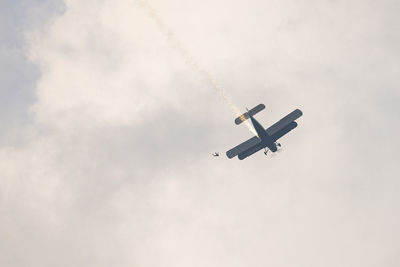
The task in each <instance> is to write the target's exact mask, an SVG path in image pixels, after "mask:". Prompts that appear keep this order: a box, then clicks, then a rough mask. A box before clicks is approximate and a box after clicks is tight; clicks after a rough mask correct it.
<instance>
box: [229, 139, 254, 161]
mask: <svg viewBox="0 0 400 267" xmlns="http://www.w3.org/2000/svg"><path fill="white" fill-rule="evenodd" d="M259 143H261V140H260V139H259V138H258V137H257V136H254V137H252V138H250V139H249V140H247V141H245V142H243V143H241V144H240V145H237V146H235V147H234V148H232V149H231V150H228V151H227V152H226V156H227V157H228V158H230V159H231V158H233V157H235V156H237V155H239V154H240V153H242V152H244V151H246V150H248V149H249V148H252V147H253V146H256V145H257V144H259Z"/></svg>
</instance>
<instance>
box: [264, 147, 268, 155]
mask: <svg viewBox="0 0 400 267" xmlns="http://www.w3.org/2000/svg"><path fill="white" fill-rule="evenodd" d="M267 154H268V150H267V149H266V148H265V150H264V155H265V156H267Z"/></svg>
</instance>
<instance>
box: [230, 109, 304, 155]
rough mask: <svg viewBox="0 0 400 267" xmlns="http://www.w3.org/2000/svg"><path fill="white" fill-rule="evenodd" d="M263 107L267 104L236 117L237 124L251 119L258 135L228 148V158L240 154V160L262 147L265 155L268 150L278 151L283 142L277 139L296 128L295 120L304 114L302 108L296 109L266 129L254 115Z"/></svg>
mask: <svg viewBox="0 0 400 267" xmlns="http://www.w3.org/2000/svg"><path fill="white" fill-rule="evenodd" d="M263 109H265V105H263V104H259V105H258V106H256V107H254V108H252V109H251V110H248V109H247V112H245V113H243V114H242V115H241V116H239V117H237V118H236V119H235V124H237V125H239V124H241V123H242V122H244V121H246V120H248V119H250V120H251V123H252V124H253V127H254V129H255V130H256V132H257V135H256V136H254V137H252V138H250V139H249V140H247V141H245V142H243V143H241V144H240V145H237V146H235V147H234V148H232V149H230V150H228V151H227V152H226V156H227V157H228V158H230V159H231V158H233V157H236V156H238V158H239V159H240V160H243V159H245V158H247V157H249V156H251V155H253V154H254V153H256V152H258V151H260V150H261V149H264V154H265V155H267V153H268V150H269V151H271V152H276V151H277V150H278V147H280V146H281V144H279V143H277V140H278V139H279V138H281V137H282V136H284V135H286V134H287V133H289V132H290V131H291V130H293V129H294V128H296V127H297V123H296V122H295V120H297V119H298V118H300V117H301V116H302V115H303V113H302V112H301V110H299V109H296V110H294V111H293V112H291V113H289V114H288V115H286V116H285V117H283V118H282V119H280V120H279V121H278V122H276V123H275V124H273V125H272V126H271V127H269V128H267V129H264V127H263V126H262V125H261V124H260V123H259V122H258V121H257V120H256V119H255V118H254V117H253V116H254V115H255V114H257V113H258V112H260V111H262V110H263Z"/></svg>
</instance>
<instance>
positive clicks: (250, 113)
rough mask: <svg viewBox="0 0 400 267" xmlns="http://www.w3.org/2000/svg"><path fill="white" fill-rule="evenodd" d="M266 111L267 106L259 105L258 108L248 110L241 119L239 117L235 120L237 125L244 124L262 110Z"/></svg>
mask: <svg viewBox="0 0 400 267" xmlns="http://www.w3.org/2000/svg"><path fill="white" fill-rule="evenodd" d="M263 109H265V105H264V104H259V105H257V106H256V107H254V108H252V109H250V110H247V112H246V113H243V114H242V115H240V116H239V117H237V118H236V119H235V123H236V124H237V125H239V124H241V123H242V122H244V121H245V120H247V119H248V118H250V116H254V115H256V114H257V113H258V112H260V111H261V110H263Z"/></svg>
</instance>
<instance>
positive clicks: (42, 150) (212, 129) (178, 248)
mask: <svg viewBox="0 0 400 267" xmlns="http://www.w3.org/2000/svg"><path fill="white" fill-rule="evenodd" d="M152 3H153V6H155V7H157V9H158V10H159V13H160V15H161V16H163V17H164V18H165V21H166V22H167V23H168V24H169V25H171V28H172V29H173V30H174V32H175V33H176V35H177V36H178V37H179V38H180V39H181V40H182V43H183V44H184V45H185V46H187V47H188V49H189V50H190V51H191V52H192V54H193V55H194V56H195V57H197V58H198V60H199V62H200V63H201V64H202V66H205V67H206V68H207V69H209V70H211V71H212V72H213V73H215V74H216V77H217V80H218V82H219V83H221V84H222V85H224V87H226V89H227V91H228V92H229V93H230V94H231V95H232V97H233V99H234V102H235V103H237V104H238V105H240V106H241V107H245V106H251V105H253V104H258V103H259V102H263V103H265V104H266V106H267V109H266V111H265V112H264V113H261V114H259V115H257V116H258V118H259V119H260V121H262V122H263V123H265V125H267V124H268V123H272V122H274V121H275V120H277V119H278V118H279V117H280V116H282V115H285V113H287V112H290V111H291V109H293V108H296V107H300V108H301V109H303V110H304V116H303V117H302V118H301V119H300V120H299V127H298V128H297V129H296V130H295V131H293V132H292V133H290V134H289V136H288V137H287V138H285V139H283V140H282V142H281V143H282V144H283V146H284V150H283V152H282V153H280V154H278V155H275V156H274V157H271V158H268V159H265V158H264V156H263V155H262V153H260V154H256V155H254V156H253V157H251V158H249V159H247V160H246V161H238V160H236V159H235V160H227V159H225V158H219V159H213V158H211V156H210V153H212V152H214V150H219V151H220V152H221V154H224V151H226V150H227V149H228V148H230V146H233V145H236V144H237V143H239V142H240V141H242V140H244V139H245V138H247V137H249V136H250V133H249V132H248V131H247V129H245V128H244V127H242V128H238V127H235V125H233V118H232V117H233V116H232V114H231V112H230V110H229V109H228V108H226V107H225V106H224V105H223V103H222V102H221V101H219V100H218V98H217V96H216V95H215V94H214V92H213V90H212V89H210V88H206V86H205V85H204V84H203V83H202V81H201V79H200V78H199V77H198V76H197V74H196V73H193V71H192V70H190V68H188V67H187V66H186V65H185V64H184V60H183V59H182V58H180V54H179V52H178V51H176V49H174V47H172V46H171V45H170V44H169V43H168V41H167V38H166V37H165V36H163V35H162V34H161V33H160V32H159V31H158V28H157V26H156V25H155V22H154V21H153V20H152V19H151V18H149V17H148V16H146V12H145V11H144V10H142V9H140V8H139V7H138V6H137V5H136V3H135V2H134V1H128V0H126V1H124V0H122V1H117V2H115V1H100V0H99V1H96V0H91V1H72V0H69V1H66V2H65V6H66V10H65V12H64V13H63V14H62V15H60V16H58V17H56V18H55V19H53V20H51V21H49V23H48V24H47V25H45V26H40V27H37V28H36V29H35V30H34V31H32V32H31V33H30V34H29V38H28V41H27V42H28V43H27V45H28V46H29V53H28V54H29V57H30V58H31V59H32V61H33V62H34V63H35V64H36V65H37V66H38V67H39V68H40V71H41V77H40V79H39V81H38V82H37V84H36V91H35V93H36V99H37V101H36V102H35V104H34V105H33V106H32V109H31V112H32V118H33V122H32V123H30V124H29V125H27V126H26V125H25V126H23V127H22V126H21V128H19V129H14V130H12V131H11V130H10V131H9V133H10V134H8V137H7V138H8V139H5V140H9V141H6V142H5V145H3V146H2V147H1V148H0V170H1V175H2V177H1V180H0V201H1V204H0V211H1V212H2V214H5V219H4V220H2V221H1V222H0V236H1V241H0V251H2V254H0V265H4V266H54V265H57V264H58V265H61V266H72V265H74V266H132V265H134V266H188V265H190V266H193V265H194V266H266V265H274V266H276V265H279V266H293V265H296V266H321V265H324V266H363V267H364V266H376V265H385V266H396V264H397V263H398V260H399V258H398V256H397V255H398V250H399V247H398V245H397V240H398V237H399V233H400V232H399V231H398V229H397V228H398V227H397V225H398V221H399V217H398V215H397V210H398V204H397V203H398V202H399V201H398V196H397V195H398V194H397V192H398V188H399V186H400V184H399V182H398V181H397V180H398V179H397V176H398V170H397V167H396V165H397V162H396V161H397V157H396V152H397V151H396V150H395V148H396V147H398V145H399V141H398V138H397V133H398V127H397V126H396V125H397V122H398V120H397V116H396V114H398V108H397V106H396V105H397V102H396V101H395V99H398V96H399V95H398V93H397V91H396V88H397V86H398V81H397V77H396V75H397V74H396V69H398V63H397V62H399V61H398V59H399V53H398V52H397V50H396V47H397V44H398V41H399V40H398V39H396V38H397V37H396V35H395V33H396V31H395V24H396V23H394V22H396V20H397V19H396V18H397V14H395V12H393V7H395V5H396V3H395V2H391V1H384V2H381V3H380V4H379V5H377V4H376V3H373V2H367V3H365V2H363V3H361V2H360V1H350V2H340V1H336V2H331V1H327V2H323V3H322V2H321V3H313V2H312V1H302V2H295V1H289V0H288V1H283V2H282V1H280V2H264V1H251V2H250V3H249V2H246V3H245V2H242V1H229V3H228V2H227V1H222V0H221V1H203V2H193V1H189V2H188V1H179V0H176V1H169V2H165V1H164V2H163V1H154V2H152ZM382 144H383V145H384V146H383V147H381V145H382ZM371 146H372V148H371ZM366 147H367V148H368V149H367V148H366ZM376 151H381V153H382V154H380V155H379V154H378V155H377V153H376ZM4 251H5V252H6V253H4Z"/></svg>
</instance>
